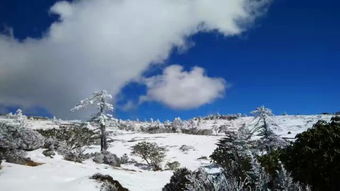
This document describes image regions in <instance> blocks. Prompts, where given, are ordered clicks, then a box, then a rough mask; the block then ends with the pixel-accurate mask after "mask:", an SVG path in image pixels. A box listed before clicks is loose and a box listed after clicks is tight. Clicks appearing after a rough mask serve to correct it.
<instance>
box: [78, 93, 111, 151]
mask: <svg viewBox="0 0 340 191" xmlns="http://www.w3.org/2000/svg"><path fill="white" fill-rule="evenodd" d="M111 99H112V96H111V95H110V94H108V93H107V91H106V90H102V91H98V92H94V93H93V95H92V96H91V97H89V98H86V99H84V100H81V101H80V103H79V104H78V105H76V106H75V107H74V108H72V109H71V111H77V110H80V109H83V108H86V107H88V106H90V105H96V106H97V108H98V112H97V113H96V114H95V115H94V116H93V117H92V118H91V119H90V121H91V122H94V123H96V124H98V125H99V129H100V150H101V151H106V150H107V148H108V146H107V137H106V121H107V120H108V119H109V118H112V115H109V114H108V113H107V112H109V111H113V105H112V104H110V103H109V102H108V101H109V100H111Z"/></svg>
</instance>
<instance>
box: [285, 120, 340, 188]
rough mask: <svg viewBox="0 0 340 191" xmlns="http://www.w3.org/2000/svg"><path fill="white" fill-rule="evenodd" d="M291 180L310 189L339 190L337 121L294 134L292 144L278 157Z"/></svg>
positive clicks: (339, 123) (339, 132) (339, 129)
mask: <svg viewBox="0 0 340 191" xmlns="http://www.w3.org/2000/svg"><path fill="white" fill-rule="evenodd" d="M280 159H281V160H282V162H283V164H284V166H285V167H286V168H287V170H288V171H289V172H291V175H292V177H293V178H294V180H295V181H300V182H302V183H304V184H309V185H311V186H312V189H313V190H316V191H323V190H330V191H337V190H340V182H339V180H340V162H339V161H340V118H339V117H333V118H332V120H331V122H329V123H328V122H326V121H318V122H317V123H316V124H315V125H314V126H313V128H311V129H308V130H307V131H305V132H303V133H301V134H298V135H297V136H296V141H295V142H294V143H293V144H292V145H290V146H288V147H287V148H285V149H284V150H283V151H282V154H281V156H280Z"/></svg>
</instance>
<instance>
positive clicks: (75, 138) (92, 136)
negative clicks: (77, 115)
mask: <svg viewBox="0 0 340 191" xmlns="http://www.w3.org/2000/svg"><path fill="white" fill-rule="evenodd" d="M38 132H39V133H40V134H41V135H43V136H44V137H45V138H52V139H56V140H57V141H58V142H63V141H65V142H66V144H67V146H68V147H69V148H70V149H76V148H81V147H83V146H86V145H91V144H93V143H94V142H95V141H96V139H98V135H97V134H96V133H95V132H94V131H92V130H90V129H89V128H86V127H81V126H79V125H73V126H61V127H60V128H58V129H56V128H53V129H46V130H43V129H39V130H38Z"/></svg>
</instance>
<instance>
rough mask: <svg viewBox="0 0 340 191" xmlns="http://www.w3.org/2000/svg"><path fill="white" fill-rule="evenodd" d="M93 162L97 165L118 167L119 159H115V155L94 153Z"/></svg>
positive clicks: (104, 152)
mask: <svg viewBox="0 0 340 191" xmlns="http://www.w3.org/2000/svg"><path fill="white" fill-rule="evenodd" d="M93 155H94V158H93V161H94V162H96V163H99V164H108V165H111V166H120V164H121V159H120V158H118V157H117V155H115V154H113V153H110V152H108V151H102V152H100V153H99V152H98V153H94V154H93Z"/></svg>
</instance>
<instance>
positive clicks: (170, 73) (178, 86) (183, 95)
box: [140, 65, 226, 109]
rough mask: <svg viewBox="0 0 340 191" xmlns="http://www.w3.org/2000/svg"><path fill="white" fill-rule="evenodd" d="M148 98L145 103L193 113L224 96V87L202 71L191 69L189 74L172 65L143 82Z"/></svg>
mask: <svg viewBox="0 0 340 191" xmlns="http://www.w3.org/2000/svg"><path fill="white" fill-rule="evenodd" d="M145 84H146V86H147V94H146V95H145V96H142V97H141V98H140V101H141V102H144V101H157V102H160V103H163V104H165V105H167V106H169V107H171V108H174V109H193V108H197V107H199V106H201V105H204V104H207V103H211V102H212V101H214V100H215V99H217V98H220V97H222V96H223V94H224V92H225V89H226V83H225V81H224V80H223V79H221V78H210V77H208V76H206V75H205V74H204V69H203V68H200V67H194V68H193V69H192V70H191V71H190V72H186V71H183V67H182V66H179V65H172V66H169V67H167V68H166V69H165V70H164V73H163V74H162V75H158V76H154V77H150V78H146V79H145Z"/></svg>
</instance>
